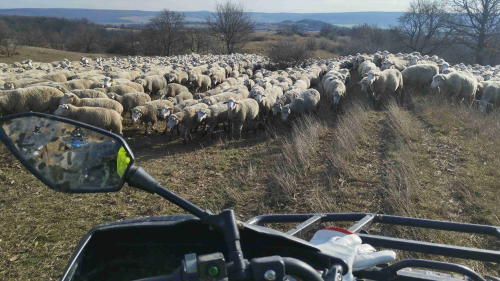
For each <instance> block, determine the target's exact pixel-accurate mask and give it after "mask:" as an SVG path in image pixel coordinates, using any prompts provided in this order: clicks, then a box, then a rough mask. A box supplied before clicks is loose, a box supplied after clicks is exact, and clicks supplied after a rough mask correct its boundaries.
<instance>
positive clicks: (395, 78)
mask: <svg viewBox="0 0 500 281" xmlns="http://www.w3.org/2000/svg"><path fill="white" fill-rule="evenodd" d="M366 77H367V78H368V84H369V85H370V90H371V91H372V93H373V99H374V100H375V102H376V103H380V102H382V101H383V100H385V99H386V98H387V97H388V96H390V95H392V94H394V93H398V94H401V91H402V90H403V85H404V84H403V83H404V82H403V76H402V74H401V72H399V70H397V69H386V70H384V71H382V72H380V71H370V72H368V73H367V74H366Z"/></svg>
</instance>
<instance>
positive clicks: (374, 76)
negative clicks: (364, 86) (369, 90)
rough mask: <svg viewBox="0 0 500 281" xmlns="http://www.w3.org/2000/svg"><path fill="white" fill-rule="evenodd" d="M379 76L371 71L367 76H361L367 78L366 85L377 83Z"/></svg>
mask: <svg viewBox="0 0 500 281" xmlns="http://www.w3.org/2000/svg"><path fill="white" fill-rule="evenodd" d="M379 76H380V74H379V73H377V72H375V71H373V70H372V71H370V72H368V73H367V74H365V75H363V77H367V78H368V84H370V85H371V84H373V82H375V81H377V79H378V77H379Z"/></svg>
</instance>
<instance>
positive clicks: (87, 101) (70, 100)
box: [59, 93, 123, 114]
mask: <svg viewBox="0 0 500 281" xmlns="http://www.w3.org/2000/svg"><path fill="white" fill-rule="evenodd" d="M59 104H71V105H74V106H77V107H84V106H86V107H102V108H108V109H112V110H114V111H116V112H118V113H120V114H122V113H123V106H122V105H121V104H120V103H119V102H117V101H114V100H112V99H109V98H105V99H92V98H83V99H81V98H79V97H77V96H76V95H75V94H73V93H66V94H64V96H63V97H62V98H61V100H60V101H59Z"/></svg>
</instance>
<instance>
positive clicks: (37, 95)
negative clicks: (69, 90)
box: [0, 86, 64, 114]
mask: <svg viewBox="0 0 500 281" xmlns="http://www.w3.org/2000/svg"><path fill="white" fill-rule="evenodd" d="M63 95H64V94H63V93H62V92H61V91H59V90H57V89H55V88H52V87H43V86H37V87H30V88H23V89H17V90H13V91H11V92H8V93H6V94H5V95H2V96H0V114H15V113H22V112H30V111H33V112H41V113H46V112H50V113H53V112H54V111H55V110H56V109H57V108H58V107H59V101H60V100H61V98H62V97H63Z"/></svg>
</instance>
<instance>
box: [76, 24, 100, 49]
mask: <svg viewBox="0 0 500 281" xmlns="http://www.w3.org/2000/svg"><path fill="white" fill-rule="evenodd" d="M73 38H74V39H76V40H77V42H78V44H79V46H80V48H83V50H84V52H86V53H92V52H95V51H97V49H98V48H99V42H100V41H101V36H100V35H99V32H98V30H97V28H96V27H95V26H81V27H80V28H78V31H77V33H76V34H75V35H74V36H73Z"/></svg>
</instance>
